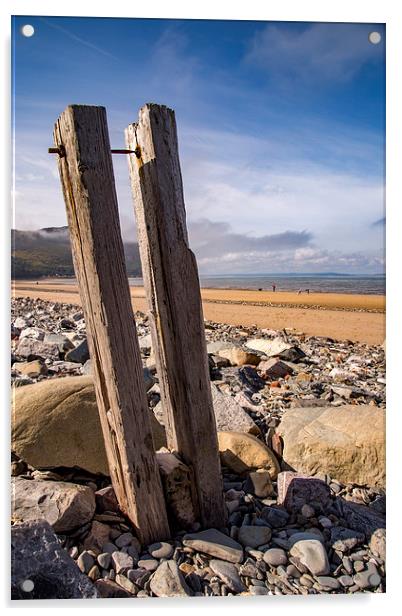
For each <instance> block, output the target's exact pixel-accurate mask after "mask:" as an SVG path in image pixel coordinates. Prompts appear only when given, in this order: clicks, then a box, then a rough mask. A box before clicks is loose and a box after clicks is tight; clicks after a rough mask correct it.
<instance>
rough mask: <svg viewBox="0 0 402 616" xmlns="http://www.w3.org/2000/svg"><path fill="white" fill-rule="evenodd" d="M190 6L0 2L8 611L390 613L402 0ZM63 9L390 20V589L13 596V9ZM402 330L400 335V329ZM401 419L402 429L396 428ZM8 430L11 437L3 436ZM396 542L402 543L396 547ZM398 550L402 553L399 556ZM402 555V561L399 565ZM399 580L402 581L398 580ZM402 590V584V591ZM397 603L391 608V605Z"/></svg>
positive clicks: (401, 530)
mask: <svg viewBox="0 0 402 616" xmlns="http://www.w3.org/2000/svg"><path fill="white" fill-rule="evenodd" d="M190 4H191V3H186V4H184V3H182V2H179V1H178V0H169V1H168V2H166V1H165V2H162V1H161V0H156V1H155V0H154V2H152V3H139V2H135V1H132V0H131V1H122V0H113V2H112V3H106V2H105V3H102V4H101V3H100V2H96V3H95V2H89V1H84V0H70V2H69V3H58V5H57V6H56V5H55V2H54V0H53V1H51V0H46V1H45V0H35V2H34V3H33V2H32V0H31V1H29V0H19V2H18V3H17V2H15V1H14V2H11V1H10V0H5V1H3V3H2V6H1V8H0V10H1V17H2V19H0V28H1V34H2V45H3V49H4V50H5V52H6V53H5V54H4V61H3V63H2V69H3V71H4V80H3V83H5V84H6V87H5V89H4V90H3V91H4V92H6V93H7V94H6V95H5V96H4V94H3V96H2V98H1V105H2V113H1V114H0V118H1V122H2V126H1V128H2V131H1V134H2V135H3V136H4V137H5V138H3V148H2V151H1V156H2V159H1V160H2V164H1V166H0V169H1V172H2V180H3V182H2V186H3V187H4V190H3V208H2V215H3V221H2V222H3V224H2V225H1V233H2V247H3V250H2V261H1V263H2V268H1V269H0V271H1V277H2V283H3V295H2V297H3V298H4V300H3V302H2V303H1V309H2V317H3V319H2V322H3V325H4V332H5V340H6V345H4V343H3V345H2V350H3V353H2V354H1V370H2V375H3V378H4V385H5V387H4V389H3V391H5V396H4V397H5V403H4V405H3V409H2V414H3V426H2V427H3V430H1V437H2V445H4V448H3V453H4V456H3V458H2V460H3V465H2V468H3V471H4V475H3V479H4V482H3V484H2V485H3V487H4V491H3V497H4V498H3V503H4V509H3V511H4V513H5V518H4V524H3V525H2V529H3V532H4V535H3V537H2V539H3V541H2V543H1V545H2V546H3V549H2V556H3V558H2V559H1V561H0V562H1V570H0V575H1V581H2V584H1V587H2V589H3V597H4V600H3V602H4V603H5V607H6V609H13V610H16V611H17V613H19V612H20V611H23V610H24V611H25V609H26V608H29V610H30V611H31V612H37V611H42V610H43V608H50V609H52V610H55V609H71V608H74V610H77V612H81V611H82V612H83V610H85V612H87V611H88V610H90V611H92V610H94V609H96V610H104V609H109V610H111V609H112V610H113V609H116V608H117V609H118V610H119V612H121V611H124V612H125V611H127V610H130V612H131V611H133V610H139V609H141V611H143V610H144V611H146V612H149V611H154V610H158V609H159V610H161V609H163V610H164V613H165V614H170V613H172V614H173V612H175V613H176V612H177V610H183V609H184V610H191V611H192V610H195V611H199V610H203V611H204V610H205V609H208V610H212V609H220V610H222V608H223V609H225V608H227V609H230V610H231V612H233V613H240V610H242V611H244V610H247V611H248V610H250V611H251V610H278V611H280V612H281V614H286V613H288V611H289V612H290V611H291V610H292V612H294V611H297V613H298V614H301V615H303V614H305V613H309V614H315V613H317V614H318V613H320V612H322V611H325V613H326V614H332V613H339V611H340V610H342V611H346V612H348V611H349V610H350V611H352V610H359V609H363V610H364V611H365V613H366V614H367V613H370V612H372V611H373V612H374V610H375V611H376V612H378V610H379V609H382V610H390V613H393V610H392V606H391V601H393V602H395V605H397V603H396V602H397V601H398V599H399V597H398V591H399V586H400V585H401V583H400V582H399V579H398V578H399V577H400V571H401V565H400V560H401V556H400V555H399V559H398V549H399V550H400V547H399V546H400V537H401V534H402V526H401V520H400V515H401V513H400V512H401V510H402V508H401V502H400V498H399V494H398V492H399V488H400V485H399V484H400V483H401V475H400V469H401V456H400V451H401V444H400V443H401V430H400V429H399V428H400V423H401V419H400V418H401V416H402V408H401V394H400V388H399V380H400V379H401V371H402V365H401V361H402V360H401V351H400V349H401V348H402V344H401V343H402V340H401V326H400V323H401V321H402V310H401V306H402V302H401V301H400V300H401V292H400V288H401V269H402V262H401V251H400V249H399V247H400V244H401V233H402V224H401V222H402V221H401V218H402V215H401V207H402V205H401V203H400V200H401V182H400V177H401V175H402V169H401V162H402V156H401V150H402V130H401V110H402V88H401V70H400V65H401V59H402V49H401V47H402V44H401V40H402V36H401V34H402V33H401V24H402V20H401V9H400V6H401V3H399V2H398V1H397V0H396V1H395V0H376V1H372V0H365V1H363V0H361V1H358V0H355V1H353V0H337V1H336V2H331V3H329V2H325V1H324V2H323V1H322V0H281V1H280V2H262V1H257V0H247V2H237V3H236V4H235V3H233V1H232V2H230V3H229V2H228V3H224V2H221V3H220V4H219V5H218V3H217V1H216V0H215V1H214V0H203V2H202V3H199V5H198V6H190ZM12 14H15V15H65V16H88V17H95V16H96V17H155V18H156V17H165V18H182V19H183V18H191V19H255V20H274V21H275V20H278V21H330V22H353V21H355V22H369V23H384V22H386V25H387V147H386V151H387V247H386V248H387V250H386V252H387V358H388V371H387V380H388V385H387V394H388V417H387V462H388V464H387V472H388V516H387V527H388V542H387V549H388V561H387V568H388V581H387V594H386V595H376V596H373V595H360V596H359V597H353V598H347V597H344V596H340V595H336V596H335V595H331V596H320V597H311V598H306V597H289V598H285V597H266V598H262V597H261V598H257V597H256V598H246V599H244V600H242V599H235V600H231V599H228V598H225V599H224V600H219V599H217V600H215V599H209V600H208V602H207V599H205V600H200V601H197V600H191V601H190V602H188V601H187V600H184V601H176V600H174V601H172V600H157V601H154V600H145V601H141V602H140V603H138V601H137V602H135V603H134V604H133V603H131V602H130V601H129V600H128V601H111V600H108V601H105V602H99V601H96V602H94V603H93V602H91V601H85V602H82V601H74V602H72V601H57V603H55V602H53V601H52V602H49V601H47V602H42V601H41V602H40V604H39V603H38V602H24V604H21V603H18V604H12V605H11V604H10V602H9V601H8V592H9V591H8V589H9V560H8V556H6V554H7V555H8V554H9V552H8V549H7V546H8V545H9V529H8V523H9V511H8V502H7V501H8V478H9V474H8V470H9V438H8V435H9V426H8V414H7V404H8V402H7V396H8V382H9V379H8V372H9V355H8V346H7V345H8V344H9V343H8V341H9V328H8V320H9V305H8V299H7V300H6V299H5V298H8V296H9V250H10V242H9V226H10V220H11V216H10V214H9V212H10V210H9V209H8V205H9V203H10V199H9V189H10V188H11V183H10V180H9V176H10V165H11V155H10V113H9V110H10V87H9V82H10V68H9V66H10V52H9V48H10V15H12ZM398 330H399V331H398ZM398 424H399V425H398ZM5 435H7V436H5ZM398 544H399V545H398ZM399 554H401V552H399ZM398 560H399V562H398ZM398 582H399V586H398ZM401 590H402V588H401ZM399 602H400V601H399ZM390 608H391V609H390Z"/></svg>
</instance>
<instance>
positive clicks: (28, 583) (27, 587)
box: [21, 580, 35, 592]
mask: <svg viewBox="0 0 402 616" xmlns="http://www.w3.org/2000/svg"><path fill="white" fill-rule="evenodd" d="M34 586H35V584H34V583H33V581H32V580H24V581H23V582H22V584H21V589H22V590H23V591H24V592H32V591H33V589H34Z"/></svg>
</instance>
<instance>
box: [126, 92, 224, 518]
mask: <svg viewBox="0 0 402 616" xmlns="http://www.w3.org/2000/svg"><path fill="white" fill-rule="evenodd" d="M126 144H127V147H128V148H129V149H130V150H131V149H132V150H134V149H136V148H137V152H138V155H137V156H129V157H128V161H129V170H130V177H131V186H132V193H133V200H134V207H135V214H136V220H137V237H138V242H139V248H140V256H141V262H142V271H143V278H144V286H145V291H146V296H147V300H148V305H149V314H150V323H151V335H152V344H153V347H154V350H155V359H156V365H157V372H158V377H159V383H160V388H161V399H162V405H163V409H164V413H165V417H166V429H167V440H168V446H169V447H170V448H173V449H175V450H177V451H178V453H179V455H180V457H181V458H182V459H183V461H184V462H185V463H186V464H187V465H188V466H189V467H190V468H191V469H192V471H193V473H194V479H195V484H196V493H197V496H198V504H197V505H198V508H199V513H200V519H201V523H202V525H203V526H204V527H208V526H214V527H220V526H223V525H224V523H225V519H226V508H225V505H224V502H223V496H222V477H221V468H220V461H219V452H218V441H217V435H216V424H215V415H214V410H213V406H212V397H211V388H210V382H209V369H208V357H207V351H206V342H205V333H204V319H203V313H202V305H201V297H200V288H199V279H198V271H197V264H196V260H195V257H194V254H193V253H192V252H191V250H190V249H189V245H188V237H187V227H186V212H185V205H184V197H183V186H182V178H181V171H180V161H179V154H178V144H177V131H176V121H175V116H174V112H173V111H172V110H171V109H168V108H167V107H165V106H162V105H154V104H149V105H145V106H144V107H143V108H142V109H141V110H140V113H139V121H138V123H137V124H131V125H130V126H129V127H128V128H127V130H126Z"/></svg>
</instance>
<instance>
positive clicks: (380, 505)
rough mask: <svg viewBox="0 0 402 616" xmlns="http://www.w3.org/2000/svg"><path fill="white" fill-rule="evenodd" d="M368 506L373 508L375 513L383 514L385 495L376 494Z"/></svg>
mask: <svg viewBox="0 0 402 616" xmlns="http://www.w3.org/2000/svg"><path fill="white" fill-rule="evenodd" d="M369 507H370V509H373V511H376V512H377V513H380V514H382V515H385V511H386V497H385V495H381V496H378V497H377V498H376V499H375V500H373V501H372V502H371V503H370V504H369Z"/></svg>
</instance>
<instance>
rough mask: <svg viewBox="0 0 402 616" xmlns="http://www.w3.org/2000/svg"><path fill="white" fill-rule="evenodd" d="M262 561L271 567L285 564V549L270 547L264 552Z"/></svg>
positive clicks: (286, 560) (286, 559)
mask: <svg viewBox="0 0 402 616" xmlns="http://www.w3.org/2000/svg"><path fill="white" fill-rule="evenodd" d="M264 561H265V562H266V563H267V564H268V565H271V566H272V567H279V566H280V565H286V563H287V562H288V558H287V556H286V552H285V550H282V549H281V548H271V549H270V550H267V551H266V552H265V553H264Z"/></svg>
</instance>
